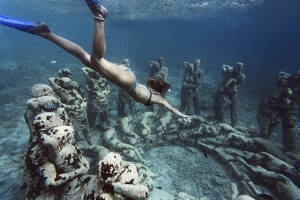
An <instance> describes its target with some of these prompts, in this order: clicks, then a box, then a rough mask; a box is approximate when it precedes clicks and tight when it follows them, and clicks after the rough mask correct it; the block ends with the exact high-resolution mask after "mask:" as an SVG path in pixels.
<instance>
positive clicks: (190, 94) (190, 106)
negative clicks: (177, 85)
mask: <svg viewBox="0 0 300 200" xmlns="http://www.w3.org/2000/svg"><path fill="white" fill-rule="evenodd" d="M203 73H204V72H203V70H202V69H201V68H200V59H196V60H195V61H194V63H193V64H192V63H189V62H184V78H183V81H182V86H181V92H180V97H181V98H180V100H181V102H180V104H181V105H180V110H181V111H183V112H184V113H186V114H192V113H194V114H196V115H199V114H200V104H199V94H198V88H199V84H200V79H201V77H202V74H203ZM192 110H193V111H192Z"/></svg>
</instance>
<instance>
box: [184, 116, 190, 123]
mask: <svg viewBox="0 0 300 200" xmlns="http://www.w3.org/2000/svg"><path fill="white" fill-rule="evenodd" d="M182 121H183V122H185V123H192V117H191V116H188V115H183V116H182Z"/></svg>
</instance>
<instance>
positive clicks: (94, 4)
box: [85, 0, 107, 19]
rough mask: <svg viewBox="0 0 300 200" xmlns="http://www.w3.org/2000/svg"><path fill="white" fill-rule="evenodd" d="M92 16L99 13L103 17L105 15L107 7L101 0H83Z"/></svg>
mask: <svg viewBox="0 0 300 200" xmlns="http://www.w3.org/2000/svg"><path fill="white" fill-rule="evenodd" d="M85 2H86V4H87V5H88V6H89V8H90V10H91V11H92V13H93V15H94V16H97V15H99V14H100V15H101V16H102V17H103V18H104V19H105V18H106V16H107V9H106V8H105V7H104V6H103V5H102V1H101V0H85Z"/></svg>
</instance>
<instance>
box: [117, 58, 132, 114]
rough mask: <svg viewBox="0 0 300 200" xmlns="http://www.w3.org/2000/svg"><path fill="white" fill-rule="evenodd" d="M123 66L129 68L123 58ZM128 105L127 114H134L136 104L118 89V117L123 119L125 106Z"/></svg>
mask: <svg viewBox="0 0 300 200" xmlns="http://www.w3.org/2000/svg"><path fill="white" fill-rule="evenodd" d="M123 65H124V66H126V67H127V68H131V66H130V60H129V59H127V58H125V59H124V60H123ZM126 105H128V114H130V115H134V114H135V112H136V104H135V101H134V99H133V98H131V97H130V96H129V95H128V94H127V93H126V92H125V91H124V90H122V89H121V88H119V93H118V108H117V111H118V115H119V117H125V116H126V113H125V106H126Z"/></svg>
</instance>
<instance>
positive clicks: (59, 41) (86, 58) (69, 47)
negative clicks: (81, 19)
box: [37, 32, 92, 67]
mask: <svg viewBox="0 0 300 200" xmlns="http://www.w3.org/2000/svg"><path fill="white" fill-rule="evenodd" d="M37 35H38V36H40V37H42V38H45V39H47V40H49V41H51V42H53V43H55V44H56V45H58V46H59V47H61V48H62V49H64V50H66V51H67V52H69V53H70V54H72V55H73V56H75V57H77V58H78V59H80V60H81V62H82V63H83V64H85V65H86V66H88V67H91V66H92V64H91V61H90V58H91V56H90V55H89V54H88V53H87V52H86V51H85V50H84V49H82V48H81V47H80V46H79V45H78V44H76V43H74V42H72V41H70V40H67V39H65V38H63V37H61V36H58V35H56V34H55V33H53V32H43V33H39V34H37Z"/></svg>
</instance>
